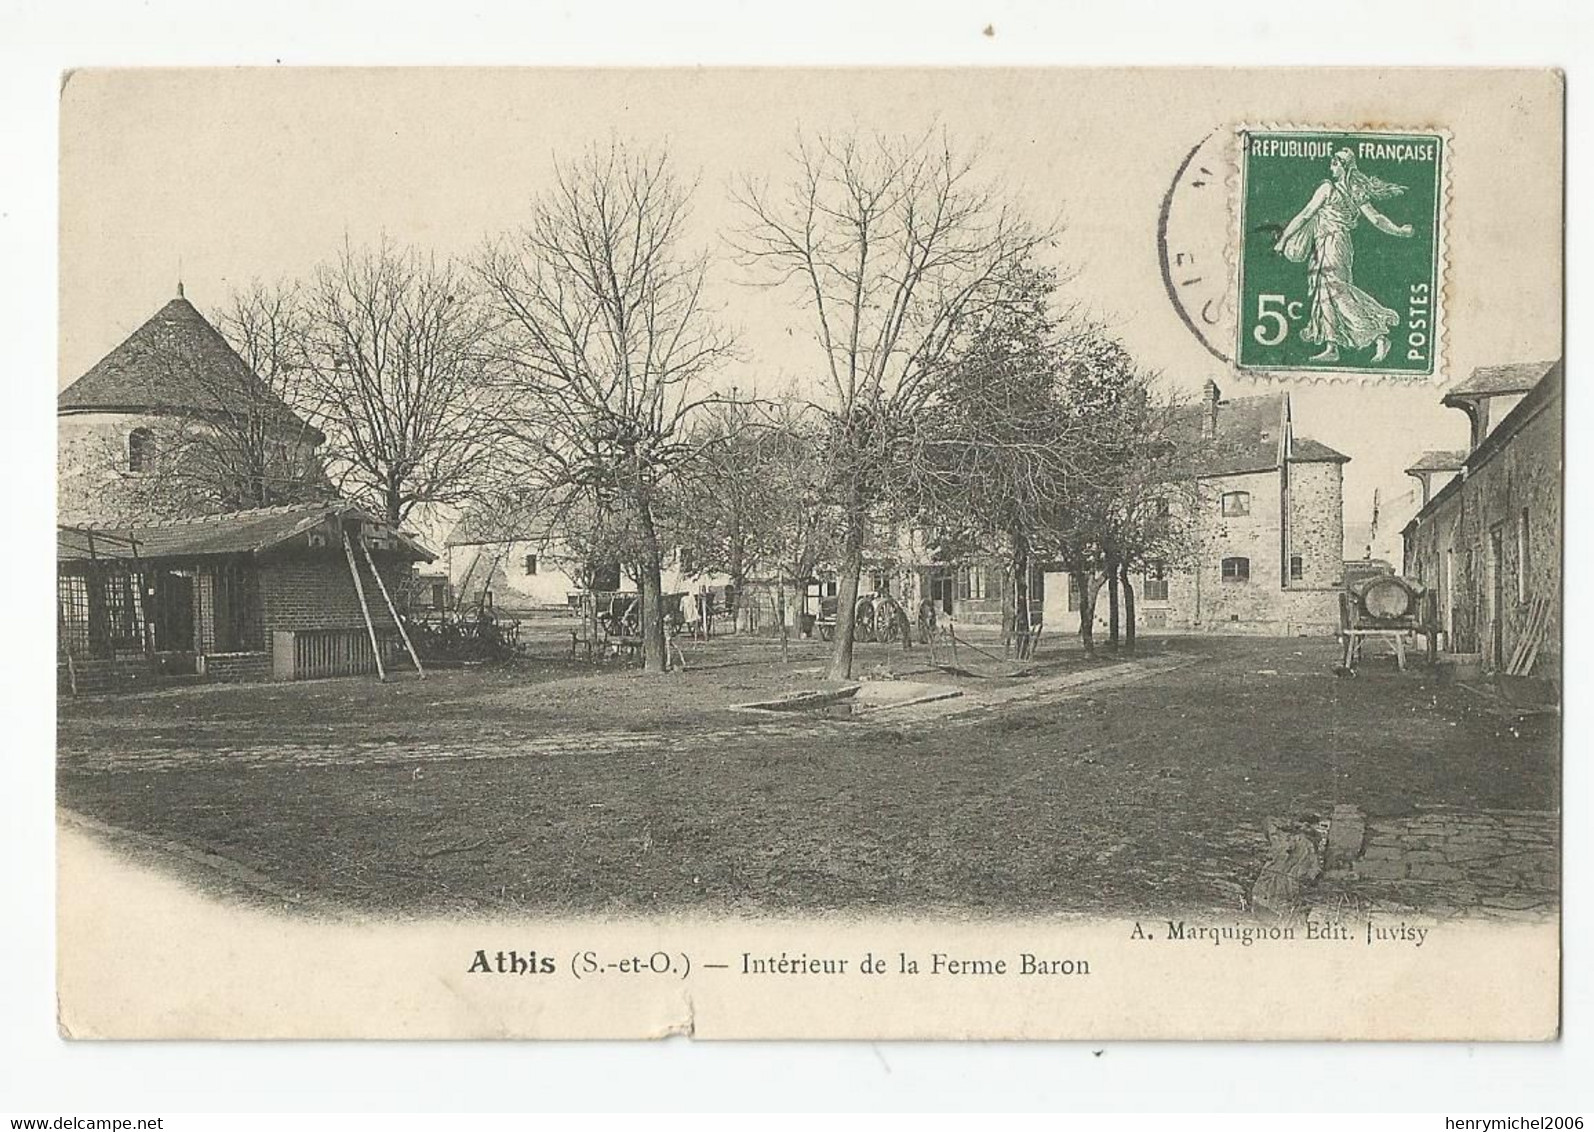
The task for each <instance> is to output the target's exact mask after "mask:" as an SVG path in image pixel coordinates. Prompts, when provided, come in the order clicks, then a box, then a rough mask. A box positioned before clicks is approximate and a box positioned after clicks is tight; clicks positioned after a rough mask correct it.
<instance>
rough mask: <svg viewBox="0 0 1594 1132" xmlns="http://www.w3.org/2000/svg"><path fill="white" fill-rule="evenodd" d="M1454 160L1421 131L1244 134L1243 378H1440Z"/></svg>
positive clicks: (1437, 137) (1439, 139)
mask: <svg viewBox="0 0 1594 1132" xmlns="http://www.w3.org/2000/svg"><path fill="white" fill-rule="evenodd" d="M1445 149H1446V147H1445V137H1444V135H1442V134H1439V133H1426V132H1421V131H1417V132H1411V133H1383V132H1372V131H1359V130H1349V131H1336V130H1305V129H1300V130H1297V129H1284V128H1280V129H1246V130H1243V131H1242V132H1241V134H1240V247H1239V259H1240V263H1239V273H1240V283H1239V299H1240V309H1239V320H1238V322H1239V343H1238V347H1237V353H1236V358H1237V360H1238V362H1239V366H1240V368H1241V369H1242V370H1262V371H1272V372H1279V371H1308V372H1330V373H1332V372H1344V373H1364V374H1365V373H1371V374H1381V375H1387V376H1390V377H1399V376H1401V375H1408V376H1411V377H1425V376H1429V375H1431V374H1433V373H1434V370H1435V365H1436V360H1437V359H1438V358H1439V347H1440V337H1441V324H1442V318H1443V312H1442V311H1441V309H1440V300H1441V297H1442V294H1441V292H1442V289H1443V288H1442V282H1443V278H1442V276H1443V263H1444V220H1445V217H1444V209H1445V203H1446V202H1445V177H1446V174H1447V169H1446V167H1445V161H1446V158H1447V154H1446V151H1445Z"/></svg>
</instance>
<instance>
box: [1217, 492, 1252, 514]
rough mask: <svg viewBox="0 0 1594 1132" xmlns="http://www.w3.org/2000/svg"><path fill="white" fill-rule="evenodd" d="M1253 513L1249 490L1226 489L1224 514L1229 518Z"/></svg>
mask: <svg viewBox="0 0 1594 1132" xmlns="http://www.w3.org/2000/svg"><path fill="white" fill-rule="evenodd" d="M1250 513H1251V493H1250V492H1249V491H1225V492H1224V493H1223V514H1224V516H1225V517H1227V518H1234V517H1236V516H1239V515H1249V514H1250Z"/></svg>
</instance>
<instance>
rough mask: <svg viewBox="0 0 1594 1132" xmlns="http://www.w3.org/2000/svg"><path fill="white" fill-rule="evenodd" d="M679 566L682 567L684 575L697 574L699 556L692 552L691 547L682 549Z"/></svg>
mask: <svg viewBox="0 0 1594 1132" xmlns="http://www.w3.org/2000/svg"><path fill="white" fill-rule="evenodd" d="M679 564H680V567H681V573H683V574H695V573H697V555H696V554H695V553H694V552H693V551H692V548H691V547H689V546H683V547H681V556H680V559H679Z"/></svg>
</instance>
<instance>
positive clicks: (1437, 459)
mask: <svg viewBox="0 0 1594 1132" xmlns="http://www.w3.org/2000/svg"><path fill="white" fill-rule="evenodd" d="M1466 459H1467V454H1466V453H1465V452H1462V451H1457V452H1424V453H1423V454H1422V455H1421V456H1419V457H1417V462H1416V463H1415V464H1413V465H1412V466H1411V467H1409V468H1407V469H1406V471H1407V472H1408V473H1410V472H1459V471H1460V470H1461V465H1462V464H1463V463H1465V462H1466Z"/></svg>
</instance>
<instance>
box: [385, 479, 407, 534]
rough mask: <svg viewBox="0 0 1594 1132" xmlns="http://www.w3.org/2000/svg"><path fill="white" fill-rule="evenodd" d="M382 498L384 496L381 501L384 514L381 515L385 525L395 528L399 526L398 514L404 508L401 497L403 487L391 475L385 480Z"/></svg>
mask: <svg viewBox="0 0 1594 1132" xmlns="http://www.w3.org/2000/svg"><path fill="white" fill-rule="evenodd" d="M383 496H384V498H383V500H382V503H383V508H384V512H385V514H384V515H383V518H385V519H386V520H387V525H388V526H390V527H397V526H399V518H400V514H399V513H400V512H401V511H402V510H403V507H404V497H403V485H402V484H401V483H399V481H398V479H397V478H396V477H394V476H392V475H389V476H388V478H387V490H386V491H385V492H383Z"/></svg>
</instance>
